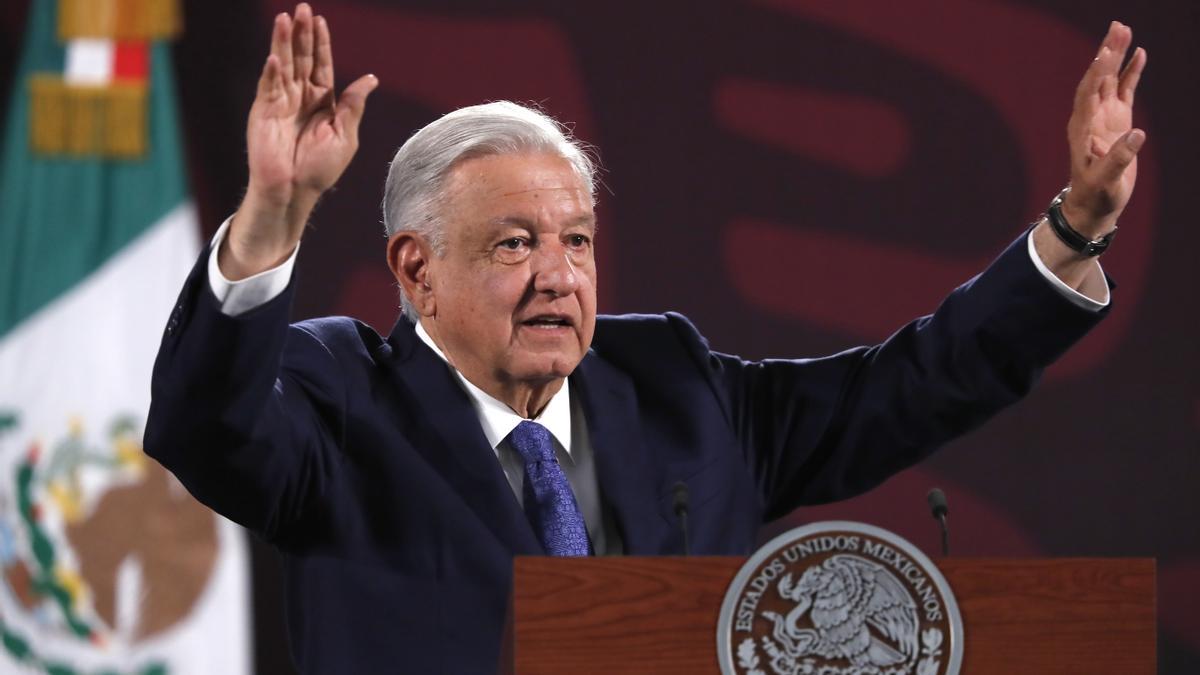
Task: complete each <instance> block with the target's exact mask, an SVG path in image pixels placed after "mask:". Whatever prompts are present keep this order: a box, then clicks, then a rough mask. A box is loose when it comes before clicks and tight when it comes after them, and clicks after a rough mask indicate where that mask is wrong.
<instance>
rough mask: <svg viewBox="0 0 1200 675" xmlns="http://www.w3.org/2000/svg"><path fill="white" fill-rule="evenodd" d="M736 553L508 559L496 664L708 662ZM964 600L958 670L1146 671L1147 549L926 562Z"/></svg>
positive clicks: (583, 668) (711, 664)
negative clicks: (507, 598)
mask: <svg viewBox="0 0 1200 675" xmlns="http://www.w3.org/2000/svg"><path fill="white" fill-rule="evenodd" d="M743 562H745V560H744V559H743V558H736V557H691V558H683V557H673V558H571V559H566V558H517V560H516V562H515V564H514V568H513V591H512V603H511V605H510V617H509V624H508V628H507V631H506V632H507V633H508V634H507V635H506V637H505V647H504V649H505V653H504V656H503V660H502V663H501V670H502V671H503V672H511V673H518V674H520V675H528V674H534V673H556V674H563V673H565V674H567V675H584V674H586V673H681V674H682V673H688V674H701V673H719V672H720V669H719V667H718V665H717V648H716V644H717V641H716V634H717V615H718V613H719V612H720V608H721V601H722V600H723V599H724V597H725V591H726V589H727V588H728V586H729V584H730V582H731V581H732V580H733V577H734V575H735V574H736V573H737V571H738V569H739V568H740V567H741V565H742V563H743ZM934 562H935V563H936V564H937V566H938V568H939V569H940V570H941V572H942V574H943V575H944V576H945V577H946V580H947V582H949V584H950V587H951V589H952V591H953V593H954V595H955V597H956V598H957V600H958V606H959V609H960V610H961V612H962V618H963V626H964V631H963V632H964V634H965V642H964V645H965V649H964V655H963V664H962V670H961V672H962V673H964V674H965V675H991V674H993V673H995V674H1001V673H1003V674H1005V675H1011V674H1013V673H1021V674H1022V675H1025V674H1029V675H1034V674H1039V675H1040V674H1042V673H1054V674H1059V673H1081V674H1082V673H1087V674H1089V675H1095V674H1097V673H1120V674H1121V675H1141V674H1144V675H1153V673H1154V672H1155V667H1156V653H1155V644H1156V642H1155V640H1156V637H1155V565H1154V560H1152V559H1143V558H1137V559H1095V558H1064V559H1033V560H1023V559H991V558H976V559H971V558H963V559H956V558H943V559H939V560H935V561H934Z"/></svg>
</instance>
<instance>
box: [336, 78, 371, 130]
mask: <svg viewBox="0 0 1200 675" xmlns="http://www.w3.org/2000/svg"><path fill="white" fill-rule="evenodd" d="M378 86H379V78H377V77H375V76H374V75H363V76H362V77H360V78H358V79H357V80H355V81H354V82H352V83H350V86H349V87H346V90H345V91H343V92H342V96H341V98H340V99H339V100H338V103H337V109H336V110H335V111H334V119H335V120H336V121H337V123H338V124H339V125H340V126H341V127H342V129H343V130H344V132H345V133H346V134H347V135H349V136H351V137H353V138H358V123H359V122H361V121H362V116H363V110H365V109H366V107H367V96H369V95H370V94H371V92H373V91H375V87H378Z"/></svg>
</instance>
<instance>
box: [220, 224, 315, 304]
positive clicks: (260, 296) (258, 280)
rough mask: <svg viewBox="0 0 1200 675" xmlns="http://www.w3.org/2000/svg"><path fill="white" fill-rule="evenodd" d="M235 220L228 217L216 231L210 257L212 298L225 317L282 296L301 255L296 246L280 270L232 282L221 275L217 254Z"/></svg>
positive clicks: (298, 245)
mask: <svg viewBox="0 0 1200 675" xmlns="http://www.w3.org/2000/svg"><path fill="white" fill-rule="evenodd" d="M232 220H233V216H230V217H229V218H226V219H225V222H224V223H221V227H219V228H217V233H216V234H214V235H213V238H212V245H211V246H210V250H209V254H208V287H209V288H210V289H212V293H213V295H215V296H216V297H217V301H218V302H220V303H221V313H222V314H224V315H226V316H237V315H239V314H244V313H246V312H249V311H250V310H252V309H254V308H256V307H261V306H262V305H265V304H267V303H268V302H270V301H272V300H274V299H275V298H277V297H279V294H280V293H282V292H283V291H284V289H285V288H287V286H288V283H290V282H291V280H292V269H293V268H294V267H295V266H296V254H298V253H299V252H300V244H296V249H295V250H293V251H292V255H290V256H288V259H287V260H285V261H283V262H282V263H280V264H279V266H278V267H272V268H271V269H269V270H266V271H263V272H259V273H258V274H255V275H254V276H250V277H246V278H245V279H239V280H238V281H230V280H229V279H226V278H225V275H223V274H221V268H220V266H219V265H217V251H218V250H220V248H221V242H222V241H224V240H225V235H226V233H228V232H229V223H230V221H232Z"/></svg>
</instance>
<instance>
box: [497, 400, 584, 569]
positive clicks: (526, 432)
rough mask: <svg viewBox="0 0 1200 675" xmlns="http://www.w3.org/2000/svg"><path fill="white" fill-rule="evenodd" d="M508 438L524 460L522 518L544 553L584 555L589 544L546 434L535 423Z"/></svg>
mask: <svg viewBox="0 0 1200 675" xmlns="http://www.w3.org/2000/svg"><path fill="white" fill-rule="evenodd" d="M508 438H509V440H510V441H511V442H512V446H513V448H514V449H515V450H516V451H517V454H519V455H521V459H523V460H525V515H526V516H527V517H528V518H529V523H530V524H531V525H533V529H534V531H535V532H537V536H538V539H540V540H541V542H542V547H543V548H544V549H546V553H548V554H550V555H557V556H586V555H588V554H589V551H590V549H591V544H590V543H589V541H588V534H587V525H586V524H585V523H584V522H583V514H582V513H581V512H580V511H579V504H577V503H576V502H575V493H573V492H571V484H570V483H568V482H567V476H566V474H564V473H563V470H562V467H561V466H559V465H558V459H557V458H556V457H555V456H554V441H553V440H551V438H550V432H549V430H547V429H546V427H544V426H542V425H540V424H538V423H537V422H521V423H520V424H518V425H517V428H516V429H513V431H512V433H511V434H509V436H508Z"/></svg>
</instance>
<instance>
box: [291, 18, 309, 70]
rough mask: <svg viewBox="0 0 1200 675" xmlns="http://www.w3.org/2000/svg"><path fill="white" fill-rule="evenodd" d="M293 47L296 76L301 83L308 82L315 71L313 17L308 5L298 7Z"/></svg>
mask: <svg viewBox="0 0 1200 675" xmlns="http://www.w3.org/2000/svg"><path fill="white" fill-rule="evenodd" d="M293 33H294V37H293V46H292V50H293V51H294V52H295V61H296V65H295V76H296V79H297V80H300V81H301V82H307V81H308V78H310V77H312V69H313V16H312V8H311V7H309V6H308V3H306V2H302V3H300V4H299V5H296V23H295V28H294V29H293Z"/></svg>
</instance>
